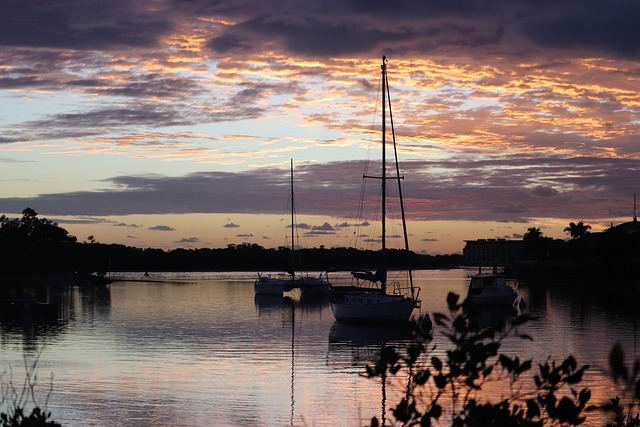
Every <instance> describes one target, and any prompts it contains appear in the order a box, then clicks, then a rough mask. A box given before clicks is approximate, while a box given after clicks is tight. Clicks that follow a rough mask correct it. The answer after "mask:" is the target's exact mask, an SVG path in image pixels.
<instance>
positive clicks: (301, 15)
mask: <svg viewBox="0 0 640 427" xmlns="http://www.w3.org/2000/svg"><path fill="white" fill-rule="evenodd" d="M639 18H640V5H639V4H638V3H637V2H636V1H635V0H613V1H607V2H603V1H598V0H587V1H582V0H564V1H560V2H557V1H546V0H543V1H531V0H512V1H511V0H510V1H507V0H496V1H488V0H461V1H446V0H437V1H428V2H425V1H421V0H398V1H394V2H388V1H382V0H375V1H366V0H350V1H344V2H335V1H330V0H314V1H305V2H299V1H281V0H278V1H275V0H265V1H261V0H260V1H259V0H248V1H247V0H244V1H239V0H236V1H234V0H230V1H227V2H215V3H212V2H210V1H204V0H194V1H189V2H184V1H178V0H175V1H152V0H147V1H133V0H119V1H111V0H98V1H92V2H86V1H81V0H76V1H66V2H50V1H44V0H34V1H23V0H8V1H5V2H4V3H3V13H2V14H0V45H3V46H7V47H24V48H55V49H73V50H84V51H95V50H103V51H109V50H119V49H123V48H126V49H131V48H135V49H153V48H155V47H157V46H159V45H160V40H161V39H163V38H166V37H168V36H170V35H179V34H180V32H181V31H185V29H186V28H189V26H194V28H195V26H196V25H197V26H198V27H199V28H201V29H206V28H207V26H206V25H203V22H206V21H212V22H215V24H211V25H210V26H209V29H211V30H214V29H215V34H213V35H212V36H211V37H210V40H209V42H208V45H209V47H210V48H211V49H212V50H214V51H215V52H218V53H221V54H230V53H243V52H248V53H249V52H258V51H259V52H261V51H265V50H266V49H269V50H276V51H283V52H287V53H298V54H301V55H315V56H320V57H335V56H343V55H347V54H354V55H356V56H360V55H370V53H371V52H376V53H377V52H379V51H380V50H382V49H389V50H390V51H397V52H399V53H401V52H425V51H429V50H433V49H436V48H438V47H442V46H462V47H477V46H495V47H498V46H501V47H506V46H508V45H509V44H511V43H513V45H512V46H511V47H512V48H515V49H520V50H516V51H517V52H522V48H523V47H524V46H525V45H526V44H529V45H530V46H531V47H536V46H539V47H553V48H558V49H563V50H569V51H573V50H575V49H580V50H582V51H583V52H586V51H597V52H600V53H604V54H610V55H619V56H623V57H632V58H636V57H637V56H638V46H639V44H638V41H639V40H638V39H639V38H640V27H639V26H638V25H636V23H637V22H638V21H639ZM222 22H224V23H225V24H221V23H222Z"/></svg>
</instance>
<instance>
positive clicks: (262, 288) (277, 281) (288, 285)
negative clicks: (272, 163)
mask: <svg viewBox="0 0 640 427" xmlns="http://www.w3.org/2000/svg"><path fill="white" fill-rule="evenodd" d="M290 186H291V191H290V197H291V269H290V271H288V272H287V273H286V274H279V275H278V276H277V277H271V276H263V275H261V274H258V278H257V279H256V281H255V282H254V284H253V289H254V291H255V293H256V295H282V293H283V292H288V291H290V290H292V289H293V288H294V287H295V286H296V283H295V274H294V269H293V267H294V263H295V261H294V256H293V253H294V250H295V243H294V242H295V241H294V238H295V225H294V224H295V222H294V221H295V208H294V206H295V205H294V204H293V159H291V183H290Z"/></svg>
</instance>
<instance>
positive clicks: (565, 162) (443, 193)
mask: <svg viewBox="0 0 640 427" xmlns="http://www.w3.org/2000/svg"><path fill="white" fill-rule="evenodd" d="M403 167H404V169H405V176H406V177H407V178H409V177H411V179H406V182H405V187H406V190H405V191H406V196H407V197H409V198H410V199H411V200H412V201H414V203H409V204H408V206H407V212H406V214H407V217H408V218H409V219H420V220H463V221H470V220H477V221H515V222H526V221H527V220H528V219H531V218H568V219H575V218H578V217H580V218H584V217H585V215H584V213H585V212H588V213H589V216H590V217H591V218H608V217H610V215H611V212H612V211H616V210H619V211H620V212H623V211H628V210H629V209H630V208H629V207H630V206H631V202H630V200H631V198H632V195H633V194H634V192H636V188H635V184H634V182H635V179H636V177H637V173H638V171H640V161H638V160H634V159H624V158H623V159H618V158H597V157H580V158H576V157H563V156H550V155H547V154H544V155H542V156H536V155H535V154H531V155H528V156H525V155H521V154H519V155H508V154H507V155H504V156H502V157H499V158H492V159H485V160H481V161H480V160H476V159H473V158H469V157H467V156H460V157H457V158H456V157H454V158H451V159H448V160H419V161H408V162H404V163H403ZM298 169H299V170H300V172H301V174H300V175H301V176H302V175H303V174H304V180H302V178H300V180H299V182H298V184H297V211H298V214H314V215H325V216H329V217H342V218H348V217H350V216H352V215H353V214H354V213H355V212H356V210H357V206H356V205H357V203H355V202H354V201H356V200H357V199H358V194H359V191H360V190H359V183H360V178H359V177H358V174H357V172H355V171H357V170H363V164H362V163H361V162H357V161H354V162H331V163H327V164H315V165H309V166H300V167H299V168H298ZM488 170H490V171H491V173H487V171H488ZM288 173H289V172H288V170H286V169H276V168H263V169H259V170H252V171H244V172H238V173H230V172H196V173H192V174H187V175H184V176H178V177H171V176H162V175H146V176H133V175H122V176H116V177H113V178H110V179H108V180H105V181H104V182H105V183H106V184H109V185H107V186H106V187H105V188H104V190H103V191H79V192H69V193H52V194H42V195H39V196H35V197H26V198H0V211H2V212H21V211H22V210H23V209H24V208H25V207H26V206H34V207H36V208H37V210H38V211H39V212H46V214H47V215H77V216H91V217H93V216H111V215H133V214H175V213H180V214H187V213H250V214H257V213H264V214H281V213H282V200H283V198H286V196H287V180H288V179H289V177H288ZM454 178H455V179H454ZM540 181H545V182H547V184H545V185H544V186H540V184H538V183H539V182H540ZM548 188H553V189H554V190H553V191H550V190H548ZM390 192H391V193H393V189H390ZM532 192H533V193H534V194H537V195H538V196H548V195H552V196H553V197H546V198H545V203H543V204H541V203H539V202H538V200H537V199H536V198H530V197H529V195H530V194H531V193H532ZM265 194H280V195H281V196H282V197H281V198H278V197H276V198H274V197H264V195H265ZM210 200H217V201H218V203H210ZM515 200H517V201H519V202H518V203H514V201H515ZM168 201H170V202H168ZM372 201H373V199H372ZM229 224H232V223H229ZM347 224H352V223H346V222H343V223H342V224H341V226H344V225H347ZM366 224H367V222H364V225H366ZM352 225H353V224H352ZM161 227H162V226H161ZM164 227H166V226H164ZM298 228H299V229H301V230H313V229H326V230H330V229H331V228H333V226H331V225H330V224H329V223H326V224H323V225H320V226H313V225H311V224H307V223H301V224H299V225H298ZM337 228H341V227H337V226H336V229H337ZM154 229H158V228H155V227H154ZM160 229H163V228H160ZM168 229H171V230H173V229H172V228H170V227H168Z"/></svg>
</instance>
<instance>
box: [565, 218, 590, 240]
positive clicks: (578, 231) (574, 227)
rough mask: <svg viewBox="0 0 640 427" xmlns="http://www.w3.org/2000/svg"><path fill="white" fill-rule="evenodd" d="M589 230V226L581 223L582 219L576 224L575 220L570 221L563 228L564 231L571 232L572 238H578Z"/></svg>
mask: <svg viewBox="0 0 640 427" xmlns="http://www.w3.org/2000/svg"><path fill="white" fill-rule="evenodd" d="M589 230H591V226H590V225H587V224H583V223H582V221H580V222H579V223H577V224H576V223H575V222H571V223H569V226H568V227H567V228H565V229H564V231H565V232H569V233H570V234H571V238H572V239H579V238H581V237H583V236H585V235H587V234H589Z"/></svg>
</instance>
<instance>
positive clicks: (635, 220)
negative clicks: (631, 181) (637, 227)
mask: <svg viewBox="0 0 640 427" xmlns="http://www.w3.org/2000/svg"><path fill="white" fill-rule="evenodd" d="M637 221H638V216H637V215H636V193H633V222H637Z"/></svg>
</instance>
